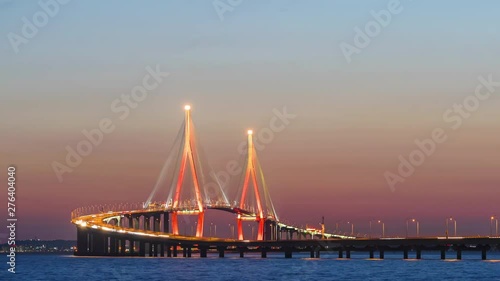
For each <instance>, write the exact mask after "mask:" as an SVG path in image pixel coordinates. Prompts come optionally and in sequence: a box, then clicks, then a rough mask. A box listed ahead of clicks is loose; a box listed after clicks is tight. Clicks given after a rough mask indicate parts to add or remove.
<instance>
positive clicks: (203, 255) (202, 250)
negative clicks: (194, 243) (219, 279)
mask: <svg viewBox="0 0 500 281" xmlns="http://www.w3.org/2000/svg"><path fill="white" fill-rule="evenodd" d="M198 250H199V251H200V258H206V257H207V247H204V246H203V247H199V248H198Z"/></svg>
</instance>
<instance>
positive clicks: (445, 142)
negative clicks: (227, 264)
mask: <svg viewBox="0 0 500 281" xmlns="http://www.w3.org/2000/svg"><path fill="white" fill-rule="evenodd" d="M62 2H63V1H61V3H62ZM41 3H51V5H52V6H50V5H49V6H50V7H49V8H48V9H49V11H50V14H51V15H48V16H47V12H45V10H44V9H43V7H42V6H41V5H40V4H39V3H38V2H37V1H11V0H0V35H1V36H0V114H1V115H0V116H1V118H0V167H1V169H3V170H4V171H5V172H2V173H0V175H1V176H0V180H1V181H2V182H3V183H2V184H1V186H3V188H2V191H0V192H1V193H3V194H2V195H1V196H0V204H1V205H2V206H6V204H7V199H6V198H7V196H6V193H7V188H6V186H7V185H6V184H7V177H6V170H7V167H8V166H9V165H12V164H13V165H15V166H16V167H17V174H16V177H17V178H16V181H17V192H16V196H17V197H16V215H17V217H18V219H19V221H18V237H19V238H20V239H30V238H35V237H37V238H40V239H75V238H76V231H75V227H74V226H73V225H72V224H71V223H70V213H71V211H72V210H73V209H76V208H78V207H82V206H88V205H94V204H106V203H116V202H142V201H144V200H146V199H147V197H148V196H149V194H150V192H151V190H152V189H153V187H154V185H155V183H156V180H157V178H158V176H159V174H160V171H161V168H162V165H163V163H164V162H165V160H166V159H167V157H168V155H169V150H170V147H171V146H172V145H173V143H174V138H175V137H176V135H177V132H178V130H179V127H180V125H181V123H182V119H183V114H184V113H183V106H184V104H187V103H189V104H191V105H192V107H193V110H192V114H193V120H194V122H195V124H196V128H197V132H198V137H199V139H198V141H199V143H200V144H201V145H202V146H203V149H204V150H205V152H206V156H207V159H208V161H209V162H210V165H211V166H212V167H213V169H214V170H215V171H224V170H225V169H226V165H227V163H228V162H230V161H239V160H240V158H241V157H240V155H239V153H238V146H239V144H240V143H241V142H242V141H244V140H245V137H246V136H245V132H246V130H247V129H248V128H253V129H254V130H255V132H256V135H259V132H262V131H265V129H266V128H267V129H269V128H270V122H271V120H273V118H274V117H275V116H277V115H276V114H277V113H276V112H281V113H280V114H281V115H282V113H283V111H284V110H285V111H286V112H288V114H290V115H293V116H294V117H293V118H290V119H287V123H288V124H286V125H285V126H284V129H283V130H279V131H273V135H272V138H271V139H266V141H265V142H266V143H265V144H264V145H263V146H262V149H260V150H259V151H258V153H259V158H260V162H261V165H262V167H263V169H264V173H265V175H266V180H267V183H268V186H269V192H270V194H271V197H272V198H273V202H274V205H275V207H276V211H277V212H278V215H279V217H280V218H281V219H283V220H286V221H287V222H290V223H294V224H296V225H306V224H310V225H317V223H318V222H319V221H320V220H321V217H322V216H324V217H325V221H326V228H327V229H333V228H335V223H339V224H340V225H341V227H342V228H343V229H348V228H349V227H348V226H347V225H346V222H347V221H351V222H353V223H354V224H355V226H356V231H357V232H360V233H367V232H368V231H369V230H368V227H369V221H371V220H382V221H384V222H385V225H386V233H387V234H388V235H404V229H405V221H406V220H407V219H408V218H417V219H418V220H419V222H420V225H421V234H423V235H442V234H444V225H445V223H444V222H445V219H446V218H448V217H450V216H452V217H453V218H455V219H456V221H457V225H458V232H459V233H458V234H459V235H477V234H482V235H487V234H489V222H490V220H489V218H490V216H491V215H499V216H500V207H499V206H500V204H499V198H500V189H499V188H500V173H499V169H500V160H499V159H500V134H499V129H500V122H499V121H500V111H499V110H498V109H499V108H500V86H499V85H498V82H495V81H500V71H499V68H498V58H499V57H500V36H499V35H500V29H499V28H500V26H499V25H500V24H499V22H498V12H497V11H498V9H499V8H500V3H499V2H498V1H439V2H436V1H424V0H421V1H409V0H401V1H400V3H399V4H394V3H392V1H386V0H381V1H326V0H325V1H319V0H318V1H293V0H290V1H278V0H275V1H245V0H242V1H240V2H238V1H224V0H221V1H219V2H217V1H211V0H210V1H147V2H144V1H118V0H115V1H76V0H73V1H68V3H66V4H60V3H59V2H54V1H49V0H42V1H41ZM54 3H56V4H54ZM221 3H222V4H221ZM230 3H233V4H234V6H231V5H230ZM391 5H396V6H395V7H397V8H394V7H393V6H391ZM389 7H393V8H392V9H391V8H389ZM44 15H45V18H44ZM374 15H375V16H374ZM380 15H382V16H380ZM384 15H385V17H384ZM387 15H389V17H390V19H389V17H387ZM375 18H378V19H379V21H380V20H381V18H382V20H381V22H382V24H381V23H378V22H375V20H376V19H375ZM44 19H45V20H46V21H45V22H43V21H44ZM26 22H29V25H33V26H34V25H35V24H36V23H38V24H37V25H38V27H37V26H34V27H35V28H36V31H35V32H33V30H28V29H29V27H26V26H25V25H27V24H26ZM367 28H368V31H367ZM370 28H371V29H370ZM23 30H24V31H23ZM359 31H361V33H363V34H362V35H360V33H359ZM23 32H24V33H23ZM367 33H369V34H371V35H367ZM13 38H14V39H13ZM363 38H364V39H365V40H364V41H363ZM366 41H368V42H366ZM346 46H348V47H346ZM346 48H348V49H347V50H350V51H346ZM346 52H347V53H346ZM152 73H156V76H154V75H153V74H152ZM158 73H159V74H158ZM167 73H168V74H167ZM481 77H482V78H481ZM148 79H149V80H148ZM145 80H147V83H149V84H147V85H149V86H151V85H153V84H154V85H153V86H151V87H149V86H148V87H149V88H150V89H151V90H148V91H147V93H146V94H145V95H143V96H142V97H141V98H142V100H141V101H140V102H135V103H133V106H129V105H128V104H126V103H125V102H124V101H123V100H121V98H122V95H128V96H130V94H131V92H132V91H135V90H134V89H138V88H137V87H138V86H143V85H144V81H145ZM488 80H490V83H484V81H488ZM481 81H483V82H481ZM491 81H493V82H491ZM495 83H496V84H495ZM478 88H480V91H479V92H480V93H481V94H482V96H481V97H482V99H479V98H478V96H477V95H476V94H475V93H476V90H477V89H478ZM486 94H488V96H487V97H486ZM464 101H467V102H468V105H467V106H466V107H464V106H462V107H461V108H462V109H463V108H466V109H463V110H465V112H462V114H461V113H459V112H458V111H457V107H456V105H458V106H460V105H461V104H463V102H464ZM113 105H114V106H113ZM120 107H121V108H120ZM124 107H126V108H128V109H125V108H124ZM132 107H133V108H132ZM467 108H468V109H470V110H468V109H467ZM281 115H280V116H281ZM102 120H105V121H104V123H106V122H108V121H109V122H111V123H110V124H111V125H110V124H109V123H106V124H107V125H105V126H104V127H106V128H108V129H109V127H110V126H111V127H113V130H112V132H109V133H105V134H104V135H103V140H102V142H101V143H99V144H98V145H95V146H93V147H92V151H91V152H90V153H89V154H88V155H87V156H84V157H82V161H81V163H78V165H76V167H70V168H68V169H70V170H71V172H66V173H64V174H62V176H61V177H58V176H57V173H56V172H55V171H54V167H53V166H54V163H55V162H57V163H60V164H67V163H66V159H65V158H66V156H67V153H68V152H67V150H66V148H67V147H70V148H73V149H76V147H77V145H78V143H80V142H81V141H82V140H86V137H85V135H84V134H83V133H82V131H83V130H87V131H92V130H94V129H97V128H99V127H100V126H101V125H100V124H102V122H103V121H102ZM106 120H107V121H106ZM280 120H281V119H280ZM435 130H438V133H439V131H441V134H438V135H440V137H434V139H433V140H432V142H433V143H434V145H435V146H434V148H433V149H430V148H429V147H427V148H428V151H427V152H429V151H430V152H431V153H428V154H426V153H425V151H422V149H420V150H419V146H417V144H416V142H420V143H428V142H425V141H424V140H431V139H432V138H433V135H435V133H434V131H435ZM109 131H111V130H110V129H109ZM436 139H437V140H439V143H438V142H437V141H435V140H436ZM430 147H431V148H432V147H433V146H432V145H430ZM417 150H418V151H417ZM415 151H417V152H415ZM412 153H413V154H412ZM410 155H413V156H414V157H416V158H415V159H416V160H415V159H414V162H415V161H416V162H415V163H417V162H418V164H419V165H413V166H414V167H413V172H412V173H411V175H408V174H410V173H409V172H408V173H405V171H407V170H408V169H409V168H408V167H406V169H407V170H404V169H403V170H404V171H403V172H402V173H401V172H399V171H398V168H399V166H400V165H402V164H401V163H403V162H404V161H403V162H402V160H401V159H400V157H402V158H403V159H406V160H407V161H409V160H408V159H409V156H410ZM418 156H423V160H422V159H421V158H422V157H421V158H418ZM421 160H422V161H421ZM408 163H409V162H408ZM410 164H411V163H410ZM410 169H411V168H410ZM387 175H391V176H390V178H391V179H392V180H391V181H388V179H387V177H388V176H387ZM391 182H392V184H391ZM237 188H238V187H235V186H229V187H228V189H229V191H228V193H231V192H232V190H234V189H237ZM5 209H6V208H5ZM213 216H214V217H213V218H211V219H213V220H214V221H217V220H218V218H217V215H213ZM6 217H7V210H2V211H1V212H0V219H1V220H2V221H5V219H6ZM5 235H6V233H1V232H0V242H2V241H4V240H5V237H6V236H5Z"/></svg>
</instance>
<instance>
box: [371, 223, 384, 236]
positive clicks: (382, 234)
mask: <svg viewBox="0 0 500 281" xmlns="http://www.w3.org/2000/svg"><path fill="white" fill-rule="evenodd" d="M376 222H377V223H379V224H382V238H383V237H384V236H385V223H384V222H382V221H381V220H377V221H376ZM371 237H372V221H370V234H369V238H371Z"/></svg>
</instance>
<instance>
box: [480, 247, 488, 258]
mask: <svg viewBox="0 0 500 281" xmlns="http://www.w3.org/2000/svg"><path fill="white" fill-rule="evenodd" d="M486 252H487V248H486V247H483V248H482V249H481V259H482V260H483V261H484V260H486V258H487V257H486Z"/></svg>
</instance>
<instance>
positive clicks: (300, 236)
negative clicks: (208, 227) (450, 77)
mask: <svg viewBox="0 0 500 281" xmlns="http://www.w3.org/2000/svg"><path fill="white" fill-rule="evenodd" d="M184 116H185V118H184V122H183V124H182V125H181V128H180V130H179V133H178V135H177V137H176V139H175V141H174V144H173V146H172V148H171V150H170V153H169V155H168V157H167V160H166V162H165V164H164V166H163V168H162V170H161V173H160V176H159V177H158V180H157V182H156V184H155V185H154V187H153V190H152V192H151V193H150V195H149V197H148V198H147V199H146V201H145V202H144V203H140V204H133V203H124V204H118V205H103V206H90V207H83V208H78V209H76V210H74V211H73V212H72V214H71V215H72V223H74V224H75V225H76V226H77V241H78V245H77V251H76V252H75V254H77V255H139V256H145V255H146V253H148V254H149V255H150V256H158V255H160V256H164V255H165V252H166V253H167V256H177V251H178V249H179V247H180V248H181V249H182V250H183V256H186V257H188V256H191V251H192V249H197V250H198V251H199V252H200V255H201V256H202V257H206V256H207V251H208V250H210V249H216V250H217V251H218V252H219V256H224V251H225V250H227V249H228V248H233V249H237V250H238V251H239V252H240V256H243V253H244V252H245V251H249V250H250V249H251V248H255V247H256V248H258V249H259V250H260V251H261V253H262V257H265V256H266V255H267V252H268V251H271V250H279V251H283V252H285V256H286V257H291V255H292V252H293V251H310V252H311V257H319V252H320V251H325V250H335V251H338V253H339V257H343V253H344V252H345V253H346V257H350V252H351V251H354V250H357V251H359V250H363V251H368V252H370V257H371V258H373V256H374V252H375V251H376V250H377V251H379V252H380V257H381V258H383V255H384V254H383V253H384V251H386V250H391V249H392V250H394V249H396V250H401V251H403V253H404V257H405V258H408V252H409V250H412V249H413V250H416V252H417V256H416V257H417V258H420V257H421V251H422V250H441V257H442V258H444V256H445V252H444V251H445V250H446V249H449V248H450V245H451V247H453V249H455V250H456V253H457V258H461V252H462V250H470V249H476V250H480V251H481V252H482V258H483V259H486V251H487V250H488V249H490V248H491V247H498V245H499V244H500V238H499V237H479V238H463V237H452V238H449V237H445V239H443V238H442V237H426V238H418V237H414V238H412V239H400V238H397V239H396V238H394V239H391V238H385V237H383V238H380V239H366V238H361V237H355V236H354V235H351V236H348V235H340V234H338V233H336V234H331V233H325V227H324V222H322V224H321V225H322V228H321V229H317V228H305V229H304V228H299V227H295V226H291V225H287V224H285V223H283V222H281V221H280V220H279V217H278V215H277V212H276V210H275V208H274V205H273V202H272V200H271V195H270V192H269V187H268V186H267V183H266V180H265V177H264V172H263V168H262V166H261V165H260V163H259V159H258V155H257V151H256V149H255V146H254V140H253V131H252V130H248V131H247V145H246V153H245V155H244V158H243V163H242V167H244V169H243V173H241V177H240V179H239V181H238V182H237V183H236V184H229V185H228V186H222V184H221V181H220V180H219V179H218V178H217V176H216V175H215V173H213V170H212V169H211V168H210V166H209V165H208V161H207V160H206V158H205V155H204V152H203V149H202V148H201V146H200V144H199V143H198V137H197V135H196V129H195V126H194V122H193V120H192V116H191V106H189V105H186V106H185V108H184ZM228 189H234V190H235V191H236V192H235V194H236V195H235V197H234V198H231V199H232V200H230V199H229V197H228V196H227V194H226V192H227V190H228ZM210 209H211V210H218V211H225V212H229V213H232V214H234V219H235V223H236V226H237V238H233V239H222V238H216V237H211V235H208V237H207V235H206V231H205V229H204V227H205V214H206V212H207V210H210ZM180 216H196V217H197V220H196V234H195V235H193V236H189V235H186V234H183V235H181V234H180V231H179V217H180ZM247 221H248V222H256V223H257V224H258V227H257V235H256V237H255V238H254V237H252V239H245V238H246V237H245V236H244V231H243V222H247ZM294 235H295V237H294ZM464 239H465V240H464Z"/></svg>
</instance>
